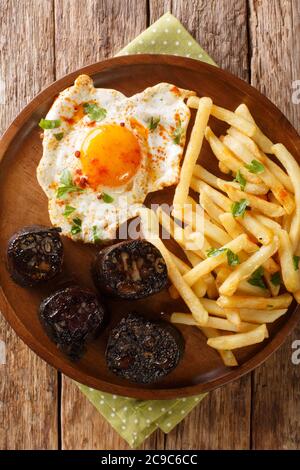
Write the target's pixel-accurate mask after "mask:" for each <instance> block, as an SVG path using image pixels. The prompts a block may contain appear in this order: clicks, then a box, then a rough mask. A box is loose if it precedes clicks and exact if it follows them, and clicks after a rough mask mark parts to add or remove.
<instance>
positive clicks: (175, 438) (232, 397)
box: [166, 376, 251, 450]
mask: <svg viewBox="0 0 300 470" xmlns="http://www.w3.org/2000/svg"><path fill="white" fill-rule="evenodd" d="M250 408H251V385H250V376H246V377H244V378H242V379H241V380H237V381H235V382H234V383H232V384H229V385H227V386H225V387H222V388H219V389H218V390H215V391H213V392H211V393H210V394H209V395H208V396H207V397H206V398H204V400H203V401H202V402H201V403H200V404H199V405H198V406H197V407H196V408H195V409H194V410H193V411H192V413H191V414H190V415H189V416H188V417H187V418H186V419H185V420H184V421H183V422H182V423H180V425H179V426H177V427H176V428H175V429H174V430H173V431H172V432H171V433H169V434H167V435H166V449H172V450H176V449H202V450H212V449H213V450H217V449H218V450H221V449H231V450H233V449H248V448H249V444H250Z"/></svg>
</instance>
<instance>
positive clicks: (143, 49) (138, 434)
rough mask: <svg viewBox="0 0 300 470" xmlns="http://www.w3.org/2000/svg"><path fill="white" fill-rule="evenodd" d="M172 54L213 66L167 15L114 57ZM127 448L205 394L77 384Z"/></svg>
mask: <svg viewBox="0 0 300 470" xmlns="http://www.w3.org/2000/svg"><path fill="white" fill-rule="evenodd" d="M142 53H152V54H173V55H180V56H184V57H191V58H192V59H198V60H202V61H203V62H207V63H209V64H213V65H216V64H215V62H214V61H213V60H212V59H211V58H210V57H209V56H208V55H207V54H206V52H205V51H204V50H203V49H202V48H201V47H200V46H199V44H198V43H197V42H196V41H195V40H194V39H193V38H192V36H191V35H190V34H189V33H188V32H187V31H186V29H185V28H184V27H183V26H182V24H181V23H180V22H179V21H178V20H177V19H176V18H175V17H174V16H173V15H171V13H166V14H165V15H163V16H162V17H161V18H160V19H159V20H158V21H156V22H155V23H154V24H153V25H151V26H150V27H149V28H148V29H147V30H146V31H144V32H143V33H142V34H140V35H139V36H138V37H137V38H136V39H134V40H133V41H132V42H131V43H130V44H128V46H126V47H125V48H124V49H122V50H121V51H120V52H119V54H117V55H127V54H142ZM77 385H78V387H79V389H80V390H81V391H82V392H83V393H84V394H85V395H86V397H87V398H88V399H89V400H90V402H91V403H93V405H94V406H95V407H96V408H97V410H98V411H99V412H100V413H101V414H102V416H104V418H105V419H107V421H109V423H110V424H111V426H112V427H113V428H114V429H115V430H116V431H117V432H118V433H119V434H120V435H121V436H122V437H123V439H125V440H126V441H127V442H128V444H129V445H130V446H131V447H134V448H135V447H139V446H140V445H141V444H142V443H143V441H144V440H145V439H146V438H147V437H148V436H150V434H152V432H153V431H155V430H156V429H157V428H160V429H161V430H162V431H163V432H165V433H168V432H169V431H171V430H172V429H173V428H174V427H175V426H176V425H177V424H178V423H180V421H182V420H183V419H184V418H185V416H186V415H188V414H189V413H190V411H191V410H192V409H193V408H194V407H195V406H196V405H197V403H199V402H200V401H201V400H202V399H203V398H204V397H205V395H206V394H202V395H198V396H195V397H189V398H179V399H175V400H135V399H133V398H126V397H121V396H117V395H110V394H108V393H104V392H99V391H98V390H94V389H92V388H89V387H86V386H85V385H81V384H77Z"/></svg>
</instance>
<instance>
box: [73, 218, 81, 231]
mask: <svg viewBox="0 0 300 470" xmlns="http://www.w3.org/2000/svg"><path fill="white" fill-rule="evenodd" d="M81 224H82V222H81V219H78V218H76V219H73V225H72V227H71V234H72V235H77V233H80V232H81Z"/></svg>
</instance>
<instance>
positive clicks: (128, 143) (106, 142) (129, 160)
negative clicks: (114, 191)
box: [80, 124, 141, 189]
mask: <svg viewBox="0 0 300 470" xmlns="http://www.w3.org/2000/svg"><path fill="white" fill-rule="evenodd" d="M80 159H81V163H82V169H83V173H84V174H85V175H86V176H87V178H88V184H89V186H91V187H92V188H93V189H97V187H98V186H99V185H101V186H108V187H117V186H122V185H124V184H126V183H128V181H130V180H131V178H132V177H133V176H134V175H135V174H136V172H137V170H138V168H139V166H140V163H141V149H140V146H139V143H138V141H137V139H136V137H135V135H134V134H133V133H132V132H131V131H130V130H129V129H127V128H126V127H124V126H123V127H122V126H120V125H118V124H104V125H103V126H100V127H97V128H96V129H94V130H93V131H91V132H90V133H89V134H88V135H87V136H86V138H85V140H84V141H83V144H82V148H81V152H80Z"/></svg>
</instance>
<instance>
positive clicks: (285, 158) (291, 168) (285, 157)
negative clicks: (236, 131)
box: [272, 144, 300, 251]
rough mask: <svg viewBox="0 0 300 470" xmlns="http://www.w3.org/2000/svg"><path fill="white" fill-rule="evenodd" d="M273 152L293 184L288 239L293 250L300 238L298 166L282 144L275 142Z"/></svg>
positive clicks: (299, 177) (299, 179)
mask: <svg viewBox="0 0 300 470" xmlns="http://www.w3.org/2000/svg"><path fill="white" fill-rule="evenodd" d="M272 151H273V153H274V154H275V155H276V157H277V158H278V160H279V161H280V163H281V164H282V165H283V167H284V168H285V169H286V172H287V174H288V175H289V177H290V179H291V182H292V184H293V186H294V192H295V203H296V209H295V215H294V218H293V220H292V222H291V228H290V233H289V235H290V239H291V242H292V245H293V249H294V251H295V250H296V249H297V247H298V245H299V240H300V184H299V182H300V168H299V165H298V163H297V162H296V160H295V159H294V157H293V155H292V154H291V153H290V152H289V151H288V150H287V148H286V147H285V146H284V145H282V144H276V145H273V147H272Z"/></svg>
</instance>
